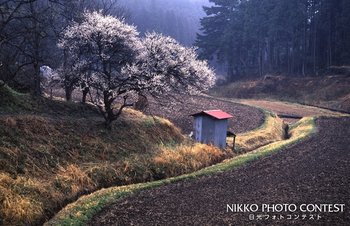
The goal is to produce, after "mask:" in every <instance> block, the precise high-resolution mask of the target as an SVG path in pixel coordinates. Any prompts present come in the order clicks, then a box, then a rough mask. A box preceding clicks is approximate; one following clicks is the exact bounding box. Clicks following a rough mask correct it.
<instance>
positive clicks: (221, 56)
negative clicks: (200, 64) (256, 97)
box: [196, 0, 350, 80]
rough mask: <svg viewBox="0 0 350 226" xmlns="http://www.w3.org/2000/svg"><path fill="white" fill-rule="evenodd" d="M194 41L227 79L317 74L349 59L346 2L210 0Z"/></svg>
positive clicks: (348, 3) (349, 25)
mask: <svg viewBox="0 0 350 226" xmlns="http://www.w3.org/2000/svg"><path fill="white" fill-rule="evenodd" d="M210 2H211V3H214V5H213V6H211V7H204V10H205V13H206V16H205V17H204V18H202V19H201V32H200V34H199V35H198V39H197V41H196V45H197V46H198V47H199V48H200V52H201V55H202V56H203V57H204V58H206V59H212V60H214V61H216V60H217V61H219V62H221V64H222V65H225V67H226V68H227V76H228V78H229V79H230V80H236V79H237V78H241V77H244V76H252V75H257V76H260V77H261V76H263V75H265V74H267V73H274V74H283V75H292V76H295V75H300V76H305V75H317V74H322V71H324V70H325V69H327V68H329V67H331V66H342V65H348V64H349V63H350V42H349V40H350V14H349V11H350V1H347V0H293V1H289V0H243V1H241V0H210Z"/></svg>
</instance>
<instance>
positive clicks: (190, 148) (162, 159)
mask: <svg viewBox="0 0 350 226" xmlns="http://www.w3.org/2000/svg"><path fill="white" fill-rule="evenodd" d="M225 157H227V154H225V153H224V152H223V151H220V150H219V149H218V148H216V147H213V146H208V145H205V144H198V143H196V144H193V145H180V146H177V147H175V148H169V147H163V148H161V151H160V152H159V154H158V155H156V156H155V157H154V158H153V162H154V167H155V175H156V176H157V177H158V178H159V179H161V178H166V175H173V176H176V175H181V174H185V173H189V172H193V171H195V170H198V169H201V168H203V167H206V166H209V165H212V164H213V163H218V162H220V161H222V160H223V159H224V158H225Z"/></svg>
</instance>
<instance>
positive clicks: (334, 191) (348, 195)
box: [90, 118, 350, 225]
mask: <svg viewBox="0 0 350 226" xmlns="http://www.w3.org/2000/svg"><path fill="white" fill-rule="evenodd" d="M317 126H318V130H319V131H318V133H317V135H315V136H313V137H312V138H310V139H308V140H307V141H304V142H302V143H299V144H297V145H294V146H292V147H289V148H286V149H284V150H283V151H280V152H278V153H275V154H273V155H270V156H268V157H265V158H262V159H259V160H257V161H254V162H252V163H249V164H247V165H245V166H243V167H240V168H237V169H234V170H231V171H227V172H223V173H218V174H216V175H211V176H204V177H200V178H197V179H195V180H189V181H183V182H178V183H175V184H170V185H167V186H164V187H160V188H156V189H152V190H147V191H142V192H140V193H137V194H135V195H133V196H131V197H129V198H127V199H124V200H123V201H120V202H117V203H115V204H113V205H111V206H109V207H107V208H105V209H104V210H103V211H102V212H100V213H99V214H98V215H97V216H95V218H94V219H93V221H92V222H91V223H90V225H266V224H269V225H271V224H272V225H285V224H297V225H349V222H350V208H349V207H350V190H349V187H350V177H349V172H350V151H349V146H350V141H349V139H348V137H349V135H350V129H349V128H350V118H338V119H335V118H332V119H331V118H321V119H318V120H317ZM235 203H238V204H239V203H243V204H254V203H256V204H258V205H261V204H263V203H266V204H274V203H289V204H291V203H293V204H297V205H299V204H302V203H306V204H309V203H310V204H311V203H316V204H324V203H325V204H327V203H329V204H335V203H342V204H345V210H344V212H343V213H320V214H319V215H320V216H321V219H319V220H310V219H308V220H302V219H301V217H302V215H301V214H300V213H297V214H299V215H300V218H299V219H297V220H288V219H287V218H288V213H289V212H288V211H287V212H282V213H281V214H276V215H283V216H284V217H285V218H284V219H282V220H271V219H268V220H259V221H258V220H249V213H232V212H227V211H226V205H227V204H235ZM257 214H260V212H257V213H256V214H255V215H257ZM314 214H315V213H314ZM273 215H274V214H272V213H270V216H271V217H272V216H273ZM316 215H317V214H316ZM307 216H308V218H309V216H310V214H307Z"/></svg>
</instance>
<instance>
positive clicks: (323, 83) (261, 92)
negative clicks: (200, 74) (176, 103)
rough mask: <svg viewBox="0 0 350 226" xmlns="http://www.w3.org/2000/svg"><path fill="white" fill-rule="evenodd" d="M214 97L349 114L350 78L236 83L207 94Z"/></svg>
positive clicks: (337, 77)
mask: <svg viewBox="0 0 350 226" xmlns="http://www.w3.org/2000/svg"><path fill="white" fill-rule="evenodd" d="M211 93H212V94H213V95H215V96H219V97H229V98H242V99H247V98H249V99H254V98H257V99H261V98H264V99H276V100H285V101H291V102H298V103H302V104H309V105H314V106H319V107H325V108H331V109H335V110H342V111H347V112H350V77H349V76H347V75H334V76H324V77H307V78H288V77H283V76H265V78H264V79H258V80H251V81H238V82H234V83H232V84H229V85H224V86H219V87H217V88H215V89H213V90H212V91H211Z"/></svg>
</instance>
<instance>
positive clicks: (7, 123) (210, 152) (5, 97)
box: [0, 86, 229, 225]
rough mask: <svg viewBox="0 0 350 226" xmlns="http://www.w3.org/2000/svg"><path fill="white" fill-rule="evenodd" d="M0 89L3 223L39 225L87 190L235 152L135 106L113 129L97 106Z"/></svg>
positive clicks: (193, 166) (171, 172) (188, 168)
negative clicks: (191, 137) (107, 126)
mask: <svg viewBox="0 0 350 226" xmlns="http://www.w3.org/2000/svg"><path fill="white" fill-rule="evenodd" d="M0 89H1V90H0V93H1V96H0V103H1V105H0V113H1V114H0V219H1V222H0V224H3V225H38V224H41V223H43V222H44V221H45V220H47V219H49V218H51V217H52V216H53V215H54V214H55V213H56V212H57V211H58V210H60V209H61V208H63V207H64V206H65V205H66V204H67V203H69V202H72V201H74V200H76V199H77V198H78V197H80V196H81V195H83V194H88V193H91V192H93V191H95V190H98V189H101V188H103V187H110V186H115V185H126V184H133V183H140V182H146V181H154V180H159V179H163V178H168V177H171V176H176V175H180V174H183V173H189V172H193V171H195V170H198V169H201V168H203V167H206V166H209V165H212V164H215V163H218V162H220V161H222V160H223V159H225V158H227V156H228V155H229V154H228V153H226V152H225V151H222V150H219V149H217V148H215V147H212V146H208V145H203V144H196V143H193V142H192V141H191V140H189V139H187V138H186V137H184V136H183V135H182V134H181V132H180V131H179V129H177V128H176V127H175V126H174V125H173V124H172V123H170V122H169V121H168V120H165V119H162V118H158V117H155V118H153V117H149V116H145V115H144V114H142V113H140V112H137V111H134V110H132V109H127V110H125V111H124V113H123V114H122V116H121V118H120V119H118V120H117V121H116V123H115V124H114V128H113V130H112V131H109V130H106V129H105V128H104V126H103V120H101V117H100V116H99V115H98V114H97V112H96V110H95V109H94V108H93V107H92V106H89V105H82V104H75V103H67V102H59V101H51V100H48V99H44V98H38V99H32V98H31V97H30V96H28V95H24V94H19V93H16V92H14V91H13V90H11V89H9V88H8V87H6V86H5V87H1V88H0Z"/></svg>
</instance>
